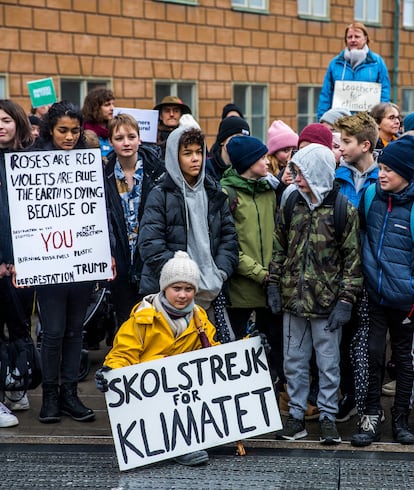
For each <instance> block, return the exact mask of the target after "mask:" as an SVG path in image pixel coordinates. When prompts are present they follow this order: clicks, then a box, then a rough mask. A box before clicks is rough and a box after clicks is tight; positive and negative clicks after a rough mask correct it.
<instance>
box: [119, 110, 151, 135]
mask: <svg viewBox="0 0 414 490" xmlns="http://www.w3.org/2000/svg"><path fill="white" fill-rule="evenodd" d="M117 114H129V115H130V116H132V117H133V118H134V119H135V120H136V121H137V123H138V126H139V136H140V138H141V140H142V141H144V142H145V143H156V142H157V132H158V111H154V110H151V109H130V108H127V107H115V109H114V116H116V115H117Z"/></svg>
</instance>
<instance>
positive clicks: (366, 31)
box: [344, 22, 370, 45]
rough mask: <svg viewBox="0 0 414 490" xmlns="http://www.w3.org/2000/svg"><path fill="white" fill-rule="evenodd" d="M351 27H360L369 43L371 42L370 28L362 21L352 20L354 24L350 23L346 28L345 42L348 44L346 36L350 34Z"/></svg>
mask: <svg viewBox="0 0 414 490" xmlns="http://www.w3.org/2000/svg"><path fill="white" fill-rule="evenodd" d="M349 29H358V30H360V31H362V32H363V33H364V36H365V37H366V38H367V45H368V44H369V42H370V38H369V35H368V30H367V28H366V27H365V25H364V24H363V23H362V22H352V24H349V25H348V26H347V27H346V29H345V37H344V39H345V44H346V37H347V35H348V31H349Z"/></svg>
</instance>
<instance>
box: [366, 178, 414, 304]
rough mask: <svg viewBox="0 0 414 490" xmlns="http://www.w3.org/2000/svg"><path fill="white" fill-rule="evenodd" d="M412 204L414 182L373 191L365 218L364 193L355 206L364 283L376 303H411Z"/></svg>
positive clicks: (413, 286)
mask: <svg viewBox="0 0 414 490" xmlns="http://www.w3.org/2000/svg"><path fill="white" fill-rule="evenodd" d="M413 205H414V183H411V184H410V185H409V186H408V187H406V188H405V189H404V190H403V191H402V192H400V193H398V194H393V193H389V192H384V191H382V190H381V188H380V185H379V183H377V184H376V194H375V197H374V199H373V201H372V203H371V205H370V207H369V210H368V217H367V219H366V218H365V196H363V197H362V199H361V203H360V206H359V211H360V218H361V228H362V230H363V234H362V239H363V245H362V264H363V272H364V278H365V285H366V288H367V290H368V294H369V296H370V298H371V299H372V300H373V301H374V302H375V303H377V304H381V305H384V306H389V307H391V308H396V309H398V310H402V311H404V310H407V313H408V311H409V310H410V309H411V306H412V305H413V304H414V246H413V239H412V235H411V229H410V216H411V207H412V206H413Z"/></svg>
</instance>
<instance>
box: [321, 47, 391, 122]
mask: <svg viewBox="0 0 414 490" xmlns="http://www.w3.org/2000/svg"><path fill="white" fill-rule="evenodd" d="M344 52H345V50H343V51H342V52H341V53H340V54H339V55H338V56H335V58H333V59H332V60H331V62H330V63H329V65H328V69H327V71H326V73H325V78H324V80H323V85H322V90H321V93H320V96H319V104H318V121H319V119H320V118H321V117H322V115H323V114H324V113H325V112H326V111H327V110H329V109H331V107H332V99H333V93H334V88H335V82H336V80H352V81H356V82H375V83H380V84H381V102H389V101H390V91H391V84H390V79H389V76H388V69H387V66H386V64H385V62H384V60H383V59H382V58H381V56H380V55H379V54H376V53H373V52H372V51H371V50H369V51H368V53H367V57H366V59H365V61H364V62H363V63H361V64H360V65H358V66H357V67H356V68H355V69H352V66H351V65H350V63H349V62H347V61H346V60H345V57H344Z"/></svg>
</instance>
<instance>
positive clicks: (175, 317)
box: [153, 291, 194, 338]
mask: <svg viewBox="0 0 414 490" xmlns="http://www.w3.org/2000/svg"><path fill="white" fill-rule="evenodd" d="M153 305H154V307H155V309H156V310H157V311H159V312H161V313H162V314H163V316H164V318H165V320H166V321H167V323H168V325H169V326H170V327H171V330H172V332H173V334H174V337H175V338H177V337H179V336H180V335H181V334H182V333H183V332H184V330H185V329H186V328H187V327H188V325H189V323H190V321H191V318H192V316H193V309H194V302H192V303H190V304H189V305H188V306H187V307H186V308H183V309H182V310H178V309H177V308H174V306H173V305H172V304H170V303H169V302H168V300H167V298H166V297H165V294H164V291H162V292H161V293H159V294H157V295H156V296H155V297H154V301H153Z"/></svg>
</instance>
